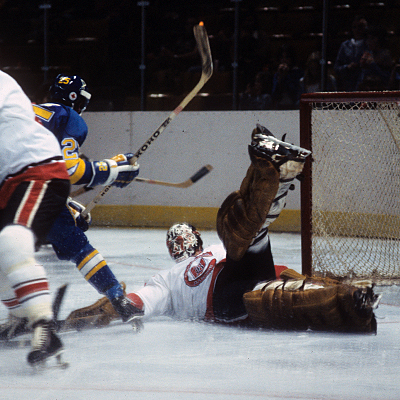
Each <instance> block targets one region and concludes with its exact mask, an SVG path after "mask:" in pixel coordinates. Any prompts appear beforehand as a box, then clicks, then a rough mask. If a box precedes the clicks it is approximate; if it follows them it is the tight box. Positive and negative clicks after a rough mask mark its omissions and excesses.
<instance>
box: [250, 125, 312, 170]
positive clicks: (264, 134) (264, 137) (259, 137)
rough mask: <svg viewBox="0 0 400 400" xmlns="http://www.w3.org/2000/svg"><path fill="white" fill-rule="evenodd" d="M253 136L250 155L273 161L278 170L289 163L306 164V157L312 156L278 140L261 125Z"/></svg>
mask: <svg viewBox="0 0 400 400" xmlns="http://www.w3.org/2000/svg"><path fill="white" fill-rule="evenodd" d="M251 136H252V141H251V144H250V146H249V151H250V153H254V154H255V155H257V156H258V157H263V158H265V159H267V160H269V161H271V162H272V163H273V164H274V165H275V167H276V168H278V169H279V167H280V166H281V165H282V164H284V163H285V162H287V161H295V162H300V163H304V161H305V159H306V157H307V156H309V155H310V154H311V151H309V150H306V149H303V148H302V147H299V146H295V145H294V144H291V143H287V142H285V141H284V140H279V139H277V138H276V137H275V136H274V135H273V134H272V133H271V132H270V131H269V130H268V129H267V128H265V127H264V126H261V125H259V124H257V128H256V129H254V131H253V133H252V135H251ZM283 139H284V138H283Z"/></svg>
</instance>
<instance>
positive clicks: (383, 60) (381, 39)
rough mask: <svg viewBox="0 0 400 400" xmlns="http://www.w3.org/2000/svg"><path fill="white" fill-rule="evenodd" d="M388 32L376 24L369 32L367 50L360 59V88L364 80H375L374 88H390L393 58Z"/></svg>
mask: <svg viewBox="0 0 400 400" xmlns="http://www.w3.org/2000/svg"><path fill="white" fill-rule="evenodd" d="M386 37H387V32H386V29H385V28H384V27H382V26H374V27H371V28H370V29H368V32H367V39H366V41H367V50H366V51H365V52H364V54H363V55H362V57H361V59H360V67H361V74H360V76H359V82H358V87H357V89H358V90H361V89H360V87H361V88H362V87H363V82H365V81H373V82H374V90H387V89H389V81H390V75H391V72H392V68H393V59H392V55H391V53H390V50H389V49H388V44H387V40H386Z"/></svg>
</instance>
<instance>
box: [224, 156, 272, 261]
mask: <svg viewBox="0 0 400 400" xmlns="http://www.w3.org/2000/svg"><path fill="white" fill-rule="evenodd" d="M250 158H251V161H252V163H251V165H250V167H249V169H248V170H247V174H246V176H245V178H244V179H243V181H242V184H241V186H240V190H238V191H235V192H233V193H231V194H230V195H229V196H228V197H227V198H226V199H225V201H224V202H223V203H222V205H221V207H220V208H219V210H218V214H217V233H218V236H219V238H220V239H221V241H222V242H223V244H224V246H225V249H226V252H227V254H228V255H229V257H231V258H232V259H233V260H235V261H238V260H240V259H241V258H242V257H243V256H244V253H245V252H246V250H247V249H248V247H249V245H250V243H251V241H252V240H253V238H254V237H255V236H256V235H257V233H258V231H259V230H260V228H261V227H262V225H263V223H264V222H265V219H266V217H267V215H268V211H269V209H270V207H271V204H272V201H273V200H274V198H275V195H276V193H277V191H278V187H279V172H278V171H277V169H276V168H275V167H274V166H273V164H272V163H271V162H270V161H268V160H265V159H263V158H261V157H257V156H256V155H254V154H251V153H250Z"/></svg>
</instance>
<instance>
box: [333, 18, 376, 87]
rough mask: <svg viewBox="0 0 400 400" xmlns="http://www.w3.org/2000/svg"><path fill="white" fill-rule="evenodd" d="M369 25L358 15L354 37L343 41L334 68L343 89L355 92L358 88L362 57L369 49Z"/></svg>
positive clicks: (353, 25) (353, 27) (354, 26)
mask: <svg viewBox="0 0 400 400" xmlns="http://www.w3.org/2000/svg"><path fill="white" fill-rule="evenodd" d="M367 27H368V24H367V21H366V19H365V18H364V17H362V16H360V15H358V16H356V17H355V19H354V21H353V24H352V31H353V37H352V38H351V39H348V40H346V41H344V42H342V43H341V45H340V47H339V51H338V54H337V57H336V60H335V65H334V70H335V73H336V77H337V80H338V82H337V85H338V89H339V90H341V91H346V92H354V91H355V90H356V89H357V84H358V82H359V77H360V73H361V67H360V59H361V56H362V55H363V54H364V52H365V51H366V50H367V43H366V30H367Z"/></svg>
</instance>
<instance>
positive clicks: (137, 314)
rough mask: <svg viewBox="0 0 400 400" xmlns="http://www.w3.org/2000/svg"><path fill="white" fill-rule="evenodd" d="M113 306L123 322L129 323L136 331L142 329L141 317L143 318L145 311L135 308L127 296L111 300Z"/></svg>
mask: <svg viewBox="0 0 400 400" xmlns="http://www.w3.org/2000/svg"><path fill="white" fill-rule="evenodd" d="M111 304H112V306H113V307H114V310H115V311H116V312H117V313H118V314H119V316H120V317H121V318H122V321H123V322H129V323H130V324H131V325H132V328H133V330H135V331H139V330H141V329H142V321H141V317H143V315H144V311H143V310H140V309H139V308H137V307H135V306H134V305H133V304H132V302H131V301H130V300H129V299H128V298H127V297H126V296H119V297H116V298H115V299H113V300H111Z"/></svg>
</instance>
